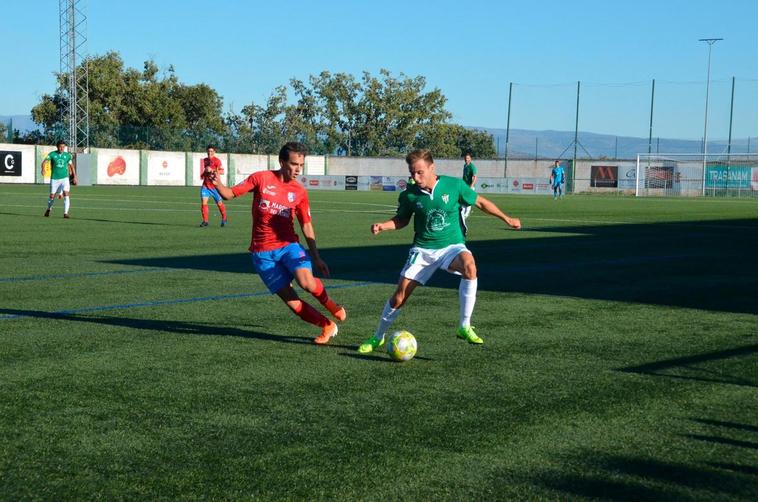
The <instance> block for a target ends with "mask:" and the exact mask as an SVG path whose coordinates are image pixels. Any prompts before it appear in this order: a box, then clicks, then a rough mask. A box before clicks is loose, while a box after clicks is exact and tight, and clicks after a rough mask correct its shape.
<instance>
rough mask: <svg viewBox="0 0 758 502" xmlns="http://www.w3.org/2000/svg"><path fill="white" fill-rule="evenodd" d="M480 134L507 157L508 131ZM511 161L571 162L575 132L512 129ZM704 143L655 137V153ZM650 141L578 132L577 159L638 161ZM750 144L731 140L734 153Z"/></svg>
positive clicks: (719, 144) (755, 147)
mask: <svg viewBox="0 0 758 502" xmlns="http://www.w3.org/2000/svg"><path fill="white" fill-rule="evenodd" d="M470 129H476V130H480V131H486V132H488V133H489V134H491V135H492V136H493V141H494V142H495V146H496V148H497V152H498V156H499V157H502V156H503V155H504V154H505V132H506V131H505V129H493V128H487V127H471V128H470ZM509 140H510V145H509V151H508V157H509V158H527V159H532V158H534V157H535V151H536V154H537V156H538V157H539V158H557V157H562V158H569V157H572V156H573V155H574V146H573V143H574V132H573V131H550V130H548V131H532V130H527V129H511V132H510V138H509ZM702 143H703V142H702V141H693V140H686V139H671V138H656V137H653V144H652V149H651V151H652V153H658V152H660V153H701V152H702V146H703V145H702ZM726 147H727V142H726V141H723V140H717V141H708V152H709V153H721V152H726ZM750 150H751V151H752V152H755V151H758V144H756V143H754V144H752V145H750ZM647 151H648V139H647V138H635V137H630V136H614V135H612V134H596V133H591V132H582V131H579V145H577V157H582V158H586V157H591V158H600V157H609V158H613V157H616V158H622V159H624V158H636V156H637V154H638V153H647ZM747 151H748V141H747V139H746V138H741V139H739V140H735V139H733V140H732V152H733V153H747Z"/></svg>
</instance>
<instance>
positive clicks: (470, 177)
mask: <svg viewBox="0 0 758 502" xmlns="http://www.w3.org/2000/svg"><path fill="white" fill-rule="evenodd" d="M474 176H476V166H475V165H474V163H473V162H471V163H470V164H464V165H463V181H465V182H466V184H467V185H468V186H471V184H472V183H473V182H474Z"/></svg>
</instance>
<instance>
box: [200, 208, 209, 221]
mask: <svg viewBox="0 0 758 502" xmlns="http://www.w3.org/2000/svg"><path fill="white" fill-rule="evenodd" d="M200 213H201V214H202V215H203V221H204V222H206V223H208V204H202V205H201V206H200Z"/></svg>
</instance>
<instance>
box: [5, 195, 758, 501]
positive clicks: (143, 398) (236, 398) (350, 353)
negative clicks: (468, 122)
mask: <svg viewBox="0 0 758 502" xmlns="http://www.w3.org/2000/svg"><path fill="white" fill-rule="evenodd" d="M46 191H47V189H46V187H43V186H34V187H32V186H11V185H0V196H2V200H3V205H2V208H0V223H1V224H2V238H1V239H2V256H1V257H0V263H1V264H2V270H3V273H2V275H0V292H1V293H0V298H2V302H0V445H2V446H0V494H2V495H0V498H2V499H7V500H15V499H29V498H30V499H57V500H60V499H94V498H103V499H122V498H123V499H135V498H137V499H157V498H161V499H248V498H249V499H309V500H313V499H335V500H336V499H340V500H359V499H360V500H386V499H415V500H433V499H455V500H461V499H472V500H489V499H566V498H571V499H574V498H578V499H595V498H601V499H613V500H620V499H630V500H650V499H660V500H666V499H686V500H693V499H696V500H740V499H742V500H755V499H756V498H758V364H757V363H758V355H757V354H758V293H757V292H758V268H757V267H756V258H755V257H756V252H758V201H743V200H723V199H720V200H713V199H696V200H689V199H665V200H664V199H652V198H651V199H634V198H624V197H601V196H573V197H568V198H566V199H565V200H562V201H553V200H552V198H551V197H533V196H492V197H491V199H492V200H493V201H494V202H496V203H497V204H498V206H499V207H501V208H502V209H503V210H504V211H506V212H507V213H508V214H510V215H513V216H518V217H520V218H521V220H522V224H523V229H522V230H521V231H518V232H516V231H512V230H506V229H505V228H504V225H503V224H502V223H501V222H500V221H499V220H497V219H495V218H492V217H489V216H486V215H484V214H483V213H481V212H479V211H477V210H474V212H473V213H472V217H471V218H470V219H469V224H470V225H469V226H470V240H469V248H470V249H471V250H472V251H473V253H474V256H475V257H476V260H477V265H478V271H479V295H478V300H477V305H476V310H475V312H474V322H473V324H474V325H475V326H476V327H477V332H478V333H479V334H480V335H481V336H482V338H484V340H485V345H483V346H473V345H468V344H466V343H465V342H463V341H461V340H458V339H456V338H455V328H456V327H457V321H458V292H457V283H458V281H457V279H455V278H453V277H452V276H449V275H446V274H438V275H437V276H436V277H435V278H434V280H433V281H432V283H431V284H430V285H429V286H428V287H424V288H420V289H418V290H417V291H416V292H415V293H414V296H413V297H412V298H411V299H410V301H409V304H408V305H407V306H406V307H405V308H404V310H403V311H402V313H401V314H400V317H399V318H398V320H397V321H396V322H395V324H394V325H393V328H394V329H407V330H409V331H411V332H412V333H413V334H414V335H415V336H416V338H417V340H418V343H419V352H418V354H417V356H416V358H414V359H413V360H412V361H410V362H407V363H394V362H392V361H391V360H390V359H389V358H388V357H387V355H386V354H383V353H378V354H371V355H368V356H363V355H361V354H358V353H357V352H356V350H355V349H356V348H357V346H358V344H360V343H361V342H362V341H363V340H364V339H365V338H366V337H368V336H369V335H370V334H372V333H373V331H374V329H375V327H376V323H377V318H378V316H379V314H380V312H381V308H382V306H383V304H384V302H385V300H386V299H387V297H388V296H389V295H390V293H391V292H392V291H393V289H394V284H395V282H396V280H397V275H398V272H399V271H400V269H401V267H402V264H403V262H404V260H405V258H406V255H407V251H408V248H409V246H410V242H411V239H412V228H410V227H409V228H406V229H403V230H400V231H397V232H386V233H383V234H381V235H379V236H372V235H371V234H370V231H369V228H370V225H371V223H373V222H377V221H383V220H385V219H387V218H388V217H390V216H391V215H392V214H393V213H394V206H395V201H396V198H397V194H396V193H381V192H378V193H374V192H371V193H363V192H311V193H310V198H311V205H312V213H313V216H314V225H315V228H316V232H317V236H318V244H319V248H320V249H321V254H322V257H323V258H324V260H325V261H326V262H327V263H328V264H329V266H330V268H331V270H332V277H331V278H330V279H327V280H325V284H326V286H327V288H328V290H329V292H330V294H331V295H332V297H333V298H334V299H335V300H336V301H338V302H340V303H342V304H344V305H345V307H346V309H347V312H348V319H347V321H346V322H345V323H343V324H342V326H341V327H340V333H339V335H338V336H337V337H336V338H335V339H333V341H332V343H330V344H329V345H327V346H316V345H314V344H313V343H311V340H312V338H313V337H314V336H316V335H317V334H318V330H317V329H316V328H314V327H312V326H310V325H307V324H305V323H303V322H302V321H300V319H298V318H297V317H295V316H294V315H292V314H291V313H290V312H289V310H288V309H287V308H286V307H285V306H284V305H283V304H282V302H281V301H280V300H279V299H278V298H276V297H272V296H271V295H269V294H268V293H267V292H266V290H265V288H264V286H263V284H262V283H261V282H260V280H259V278H258V277H257V276H256V275H255V274H254V273H253V271H252V265H251V264H250V260H249V257H248V254H247V252H246V248H247V245H248V243H249V238H250V204H251V202H252V199H251V198H250V197H249V196H248V197H245V198H242V199H238V200H234V201H230V202H228V203H227V207H228V210H229V223H230V224H229V226H228V227H225V228H220V227H219V217H218V212H217V211H216V208H215V207H213V204H211V206H210V213H211V220H210V221H211V226H210V227H207V228H198V226H197V225H198V224H199V222H200V210H199V201H198V194H197V192H198V190H197V189H196V188H158V187H152V188H148V187H128V188H126V187H123V188H122V187H76V188H74V191H73V193H72V198H71V215H72V219H70V220H64V219H63V218H62V201H56V204H55V206H54V209H53V214H52V217H50V218H44V217H42V213H43V212H44V209H45V201H46V197H47V194H46ZM303 298H304V299H306V300H308V301H310V302H311V303H312V304H314V305H315V304H316V302H315V300H313V299H312V298H311V297H310V296H309V295H307V294H306V295H303Z"/></svg>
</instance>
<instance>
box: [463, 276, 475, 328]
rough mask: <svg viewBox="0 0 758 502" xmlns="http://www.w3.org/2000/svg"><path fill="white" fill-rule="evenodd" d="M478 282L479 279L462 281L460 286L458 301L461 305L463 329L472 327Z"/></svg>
mask: <svg viewBox="0 0 758 502" xmlns="http://www.w3.org/2000/svg"><path fill="white" fill-rule="evenodd" d="M478 282H479V281H478V279H461V284H460V285H459V286H458V299H459V300H460V303H461V327H463V326H471V316H472V314H473V313H474V305H475V304H476V287H477V284H478Z"/></svg>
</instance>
